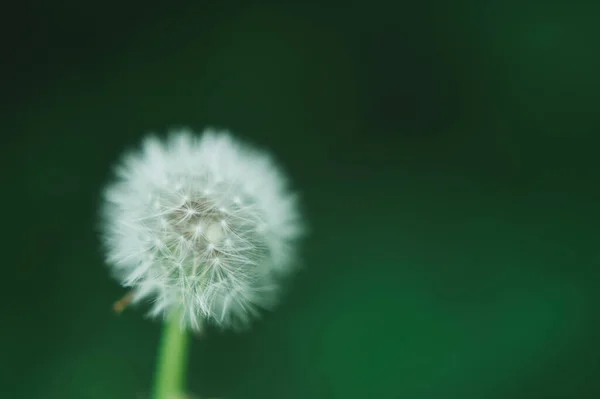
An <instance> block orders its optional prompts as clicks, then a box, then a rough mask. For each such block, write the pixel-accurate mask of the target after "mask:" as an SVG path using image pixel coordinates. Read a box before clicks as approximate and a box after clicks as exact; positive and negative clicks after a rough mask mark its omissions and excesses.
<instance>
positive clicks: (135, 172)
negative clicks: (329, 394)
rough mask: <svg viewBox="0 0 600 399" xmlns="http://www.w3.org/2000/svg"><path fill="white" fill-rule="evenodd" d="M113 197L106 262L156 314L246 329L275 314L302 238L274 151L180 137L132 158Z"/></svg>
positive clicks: (212, 134) (108, 195) (147, 145)
mask: <svg viewBox="0 0 600 399" xmlns="http://www.w3.org/2000/svg"><path fill="white" fill-rule="evenodd" d="M116 174H117V179H116V181H115V182H113V183H111V184H110V185H109V186H108V187H107V189H106V191H105V203H104V208H103V213H102V214H103V235H104V239H105V243H106V250H107V255H108V256H107V258H108V263H109V265H110V266H111V268H112V269H113V270H114V272H115V275H116V276H117V278H118V279H119V280H120V281H121V283H122V284H123V285H124V286H127V287H132V288H133V291H132V292H133V301H134V302H139V301H142V300H149V301H151V303H152V305H151V311H150V314H151V315H152V316H163V317H164V316H167V315H168V314H170V312H171V311H174V310H177V311H179V312H181V315H182V318H181V322H182V325H183V326H184V327H187V328H191V329H193V330H198V329H199V328H200V326H201V322H202V320H207V321H210V322H213V323H215V324H217V325H219V326H221V327H233V328H243V327H245V326H247V325H248V323H249V322H250V321H251V320H252V318H253V317H254V316H256V315H257V312H258V310H259V309H261V308H270V307H272V306H273V305H274V304H275V302H276V299H277V296H278V289H279V285H280V278H281V277H282V276H284V275H285V274H286V272H288V271H289V270H290V269H292V266H293V264H294V258H295V244H296V241H297V240H298V238H300V236H301V235H302V230H303V229H302V224H301V219H300V214H299V211H298V207H297V201H296V197H295V196H294V195H293V194H292V193H291V192H290V191H289V189H288V186H287V182H286V179H285V177H284V176H283V174H282V173H281V172H280V170H279V169H278V168H277V167H276V165H275V164H274V162H273V161H272V159H271V158H270V157H269V156H268V154H266V153H264V152H262V151H260V150H257V149H255V148H253V147H251V146H248V145H247V144H245V143H241V142H239V141H236V140H235V139H234V138H233V137H232V136H231V135H230V134H229V133H228V132H226V131H215V130H211V129H208V130H206V131H204V132H203V134H202V135H200V136H196V135H195V134H194V133H193V132H192V131H189V130H185V129H181V130H176V131H172V132H171V133H170V135H169V137H168V138H167V139H166V140H164V141H161V140H159V139H158V138H156V137H154V136H152V137H149V138H147V139H146V140H145V141H144V142H143V145H142V148H141V150H140V151H136V152H132V153H129V154H127V155H126V156H125V157H124V158H123V160H122V162H121V163H120V165H119V167H118V168H117V171H116Z"/></svg>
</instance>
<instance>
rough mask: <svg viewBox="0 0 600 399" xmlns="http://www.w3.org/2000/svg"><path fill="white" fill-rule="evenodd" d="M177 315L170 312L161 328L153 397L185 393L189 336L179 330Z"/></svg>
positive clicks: (171, 398) (159, 398) (160, 398)
mask: <svg viewBox="0 0 600 399" xmlns="http://www.w3.org/2000/svg"><path fill="white" fill-rule="evenodd" d="M179 316H180V315H179V314H177V313H175V314H172V315H171V317H170V318H169V320H168V321H167V322H166V323H165V326H164V329H163V336H162V340H161V344H160V349H159V351H160V352H159V355H158V363H157V365H156V376H155V386H154V399H174V398H176V397H180V396H183V394H184V393H185V387H184V385H185V370H186V366H187V358H188V350H187V349H188V343H189V337H188V334H187V333H186V332H185V331H182V330H181V327H180V324H179Z"/></svg>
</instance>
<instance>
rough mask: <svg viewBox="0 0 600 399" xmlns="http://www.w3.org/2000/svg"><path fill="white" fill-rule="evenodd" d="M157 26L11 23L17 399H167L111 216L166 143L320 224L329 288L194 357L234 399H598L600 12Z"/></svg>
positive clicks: (296, 13)
mask: <svg viewBox="0 0 600 399" xmlns="http://www.w3.org/2000/svg"><path fill="white" fill-rule="evenodd" d="M278 3H282V2H254V5H248V4H246V5H242V4H241V3H234V2H227V1H225V2H188V4H184V3H179V4H180V5H175V3H173V5H170V6H158V5H154V4H152V3H149V2H139V1H134V2H126V1H119V2H118V1H113V0H109V1H103V2H99V3H98V2H96V3H89V2H75V1H59V2H40V3H35V2H28V3H19V4H17V5H13V6H12V8H11V9H6V10H5V11H4V12H2V13H0V14H1V15H2V17H1V18H2V24H0V25H1V26H2V28H1V29H2V31H1V32H0V33H1V39H0V41H1V44H2V45H3V46H2V48H3V50H2V53H1V54H0V55H1V57H2V75H1V76H2V86H1V97H0V101H2V103H1V105H2V108H1V111H0V112H1V113H0V118H1V119H0V123H1V125H0V127H1V132H2V133H1V134H2V141H1V142H0V145H1V148H2V150H3V152H2V154H1V157H0V160H1V162H2V165H1V166H2V168H1V170H2V202H1V204H2V208H1V209H2V215H3V219H2V231H3V232H2V234H3V241H2V242H3V244H4V248H3V251H2V254H3V257H2V264H1V267H2V274H1V278H0V284H1V286H2V290H1V295H2V298H1V299H2V304H3V310H2V316H3V317H2V322H1V323H2V324H1V329H0V359H1V360H0V367H1V369H0V387H1V388H0V389H1V390H2V392H1V394H0V396H1V397H6V398H11V399H12V398H24V399H25V398H27V399H36V398H40V399H55V398H56V399H59V398H60V399H88V398H89V399H107V398H110V399H126V398H127V399H146V398H148V394H149V391H150V389H151V383H152V382H151V380H152V373H153V369H154V362H155V355H156V346H157V343H158V339H159V334H160V326H159V324H158V323H156V322H151V321H148V320H145V319H144V318H143V313H142V312H141V311H140V310H131V311H127V312H125V313H124V314H123V315H122V316H120V317H116V316H114V315H113V314H112V313H111V305H112V302H113V301H114V300H116V299H117V298H119V297H120V296H121V295H123V294H124V293H125V290H124V289H122V288H120V287H119V286H118V284H117V283H116V282H115V281H112V280H111V279H110V278H109V273H108V270H107V268H106V267H105V265H104V263H103V255H102V252H101V249H100V245H99V240H98V236H97V233H96V223H97V209H98V206H99V201H100V192H101V190H102V187H103V185H104V184H105V182H106V181H107V180H108V179H109V177H110V171H111V169H110V168H111V166H112V165H113V164H114V163H115V162H116V161H117V159H118V157H119V156H120V154H121V153H122V151H123V150H124V149H126V148H131V147H132V146H135V145H137V143H138V142H139V141H140V139H141V138H142V137H143V135H144V134H145V133H147V132H149V131H156V132H164V131H165V130H166V129H168V128H169V127H172V126H180V125H186V126H190V127H192V128H194V129H198V130H200V129H202V128H203V127H204V126H207V125H209V126H218V127H225V128H229V129H232V130H233V131H234V132H237V133H238V134H239V135H240V136H241V137H243V138H245V139H247V140H249V141H252V142H254V143H256V144H258V145H261V146H263V147H266V148H268V149H270V150H272V151H273V152H274V153H275V154H276V155H277V157H278V159H279V160H280V161H281V163H283V164H284V165H285V166H286V168H287V171H288V172H289V174H290V175H291V177H292V178H293V181H294V183H295V187H296V188H298V189H299V190H300V191H301V192H302V194H303V199H304V209H305V214H306V218H307V219H308V221H309V223H310V225H311V228H312V232H311V235H310V237H309V238H308V239H307V240H306V242H305V245H304V246H303V259H304V264H305V268H304V270H302V271H301V272H300V273H299V274H298V276H297V277H296V278H295V280H294V282H293V284H292V286H291V287H290V290H289V292H288V294H287V295H286V297H285V298H284V301H283V303H282V305H281V306H280V307H279V308H278V309H277V310H276V311H275V312H273V313H269V314H266V315H265V316H264V318H263V319H262V320H261V321H259V322H258V323H256V324H255V325H254V327H253V329H252V330H251V331H250V332H248V333H245V334H233V333H220V332H218V331H214V330H210V331H209V333H208V336H207V337H206V338H205V339H204V340H197V341H194V343H193V348H192V356H191V364H190V370H189V371H190V373H189V386H190V390H191V391H192V392H194V393H197V394H202V395H208V396H220V397H223V398H229V399H234V398H261V399H267V398H278V399H296V398H298V399H300V398H301V399H307V398H316V399H319V398H328V399H334V398H340V399H351V398H377V399H385V398H390V399H401V398H402V399H428V398H435V399H439V398H460V399H470V398H486V399H487V398H489V399H496V398H498V399H500V398H502V399H506V398H517V399H518V398H528V399H531V398H599V397H600V383H599V382H598V372H599V371H600V364H599V360H598V359H599V356H598V355H599V347H600V343H599V338H598V337H599V333H600V323H599V321H600V320H599V317H598V304H599V301H598V299H599V297H600V294H598V289H597V287H598V283H599V282H600V278H599V276H598V267H599V261H600V251H599V249H598V248H599V246H598V242H599V241H600V231H599V227H598V226H599V221H600V219H599V217H600V209H599V204H600V189H599V185H600V180H599V176H600V174H599V171H600V169H599V168H598V143H599V140H598V139H597V136H598V129H599V127H600V113H599V112H598V108H599V107H598V106H599V104H600V101H599V98H600V96H599V93H600V77H599V71H600V52H599V45H598V43H599V42H598V39H599V38H600V26H599V24H598V16H599V15H600V5H589V4H591V3H593V2H583V1H579V2H578V1H570V2H567V1H565V2H531V1H529V2H528V1H512V0H511V1H500V0H494V1H491V0H490V1H487V2H486V1H475V0H472V1H466V2H450V1H442V0H438V1H434V0H428V1H421V2H414V4H410V3H404V2H383V1H378V0H374V1H369V2H339V3H335V4H334V3H333V2H328V3H326V4H325V3H317V2H315V3H314V4H312V5H311V4H308V3H307V2H283V3H284V4H278Z"/></svg>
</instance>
